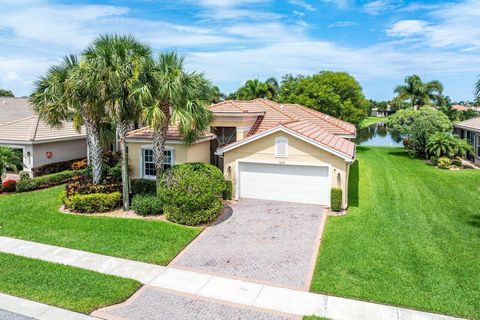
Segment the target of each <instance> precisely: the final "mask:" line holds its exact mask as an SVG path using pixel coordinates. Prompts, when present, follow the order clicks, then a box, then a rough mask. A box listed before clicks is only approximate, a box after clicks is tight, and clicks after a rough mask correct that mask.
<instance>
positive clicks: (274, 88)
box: [265, 77, 280, 100]
mask: <svg viewBox="0 0 480 320" xmlns="http://www.w3.org/2000/svg"><path fill="white" fill-rule="evenodd" d="M265 84H266V85H267V91H268V94H267V97H266V98H268V99H270V100H273V99H275V98H276V97H277V95H278V91H280V85H279V84H278V80H277V79H276V78H274V77H271V78H268V79H267V80H265Z"/></svg>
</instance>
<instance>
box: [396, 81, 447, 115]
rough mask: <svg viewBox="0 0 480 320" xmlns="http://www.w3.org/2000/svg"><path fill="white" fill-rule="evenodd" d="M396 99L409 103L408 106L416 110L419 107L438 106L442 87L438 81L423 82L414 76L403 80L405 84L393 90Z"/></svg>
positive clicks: (441, 96)
mask: <svg viewBox="0 0 480 320" xmlns="http://www.w3.org/2000/svg"><path fill="white" fill-rule="evenodd" d="M394 93H396V94H397V97H396V99H399V100H402V101H406V100H407V101H409V103H410V106H411V107H412V108H414V109H418V108H419V107H421V106H424V105H428V104H434V105H439V104H440V103H442V99H443V85H442V83H441V82H440V81H437V80H432V81H429V82H423V81H422V79H421V78H420V76H418V75H416V74H414V75H411V76H408V77H406V78H405V84H403V85H399V86H397V87H396V88H395V89H394Z"/></svg>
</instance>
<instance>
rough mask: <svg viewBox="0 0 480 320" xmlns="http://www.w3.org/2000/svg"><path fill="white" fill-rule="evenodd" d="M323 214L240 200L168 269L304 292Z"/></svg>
mask: <svg viewBox="0 0 480 320" xmlns="http://www.w3.org/2000/svg"><path fill="white" fill-rule="evenodd" d="M323 215H324V213H323V208H322V207H321V206H316V205H308V204H298V203H288V202H278V201H266V200H255V199H241V200H240V201H239V202H238V203H237V204H235V205H231V206H229V208H227V210H226V212H225V214H224V216H223V217H222V218H221V219H220V221H218V222H217V223H215V224H214V225H212V226H210V227H208V228H207V230H205V231H204V232H203V233H202V234H201V235H200V236H199V237H198V238H197V239H196V240H195V241H193V242H192V243H191V244H190V245H189V246H188V247H187V248H186V249H185V250H184V251H183V252H182V253H181V254H180V255H179V256H178V257H177V258H176V259H175V260H174V261H172V263H171V264H170V266H172V267H175V268H184V269H189V270H195V271H199V272H207V273H213V274H219V275H223V276H230V277H234V278H240V279H244V280H249V281H257V282H261V283H267V284H272V285H276V286H285V287H290V288H295V289H305V290H306V289H308V287H309V285H310V280H311V273H312V271H313V266H314V263H315V259H316V255H317V251H318V245H319V237H320V233H321V229H322V227H323V226H322V220H323Z"/></svg>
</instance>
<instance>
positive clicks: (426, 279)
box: [311, 147, 480, 319]
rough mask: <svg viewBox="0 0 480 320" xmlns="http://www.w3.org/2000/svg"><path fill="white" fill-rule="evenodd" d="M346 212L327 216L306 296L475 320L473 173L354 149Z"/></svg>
mask: <svg viewBox="0 0 480 320" xmlns="http://www.w3.org/2000/svg"><path fill="white" fill-rule="evenodd" d="M357 157H358V161H357V162H356V163H355V164H354V165H353V166H352V168H351V172H350V184H349V189H350V190H349V204H350V208H349V213H348V215H346V216H344V217H329V218H328V220H327V224H326V227H325V231H324V236H323V240H322V245H321V248H320V253H319V258H318V261H317V265H316V271H315V274H314V278H313V281H312V284H311V290H312V291H314V292H322V293H327V294H332V295H337V296H344V297H351V298H357V299H362V300H368V301H374V302H380V303H385V304H393V305H399V306H404V307H408V308H414V309H420V310H425V311H429V312H437V313H444V314H451V315H455V316H461V317H467V318H471V319H480V303H479V301H480V264H479V263H478V252H479V248H480V213H479V211H478V204H479V203H480V192H479V190H480V171H478V170H458V171H451V170H439V169H437V168H435V167H433V166H427V165H425V163H424V162H423V161H422V160H417V159H411V158H410V157H409V155H408V154H407V152H406V151H405V150H404V149H402V148H382V147H369V148H367V147H358V149H357Z"/></svg>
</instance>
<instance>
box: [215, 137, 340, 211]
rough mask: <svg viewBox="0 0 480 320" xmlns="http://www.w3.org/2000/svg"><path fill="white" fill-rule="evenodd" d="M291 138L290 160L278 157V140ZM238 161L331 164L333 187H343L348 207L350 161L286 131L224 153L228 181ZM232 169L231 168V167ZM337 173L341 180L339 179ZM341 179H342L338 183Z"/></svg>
mask: <svg viewBox="0 0 480 320" xmlns="http://www.w3.org/2000/svg"><path fill="white" fill-rule="evenodd" d="M277 137H287V138H288V157H286V158H284V157H282V158H277V157H275V138H277ZM237 160H259V161H268V162H272V163H282V164H304V165H307V164H315V165H321V164H325V165H330V166H331V168H330V177H331V186H332V187H341V188H342V190H343V206H344V207H347V205H348V204H347V199H348V195H347V190H348V169H349V166H348V164H347V162H346V161H345V160H344V159H342V158H340V157H338V156H336V155H333V154H331V153H329V152H327V151H324V150H322V149H320V148H318V147H316V146H314V145H312V144H309V143H307V142H305V141H302V140H300V139H298V138H295V137H293V136H290V135H288V134H287V133H283V132H276V133H273V134H271V135H268V136H266V137H263V138H261V139H258V140H256V141H253V142H250V143H248V144H245V145H243V146H241V147H238V148H236V149H233V150H231V151H228V152H225V154H224V172H225V178H226V179H228V180H232V181H233V185H234V186H235V185H236V184H235V179H236V177H235V174H236V172H237V167H236V165H237V162H236V161H237ZM229 167H230V168H229ZM338 174H340V177H339V178H338ZM338 179H339V180H338Z"/></svg>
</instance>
